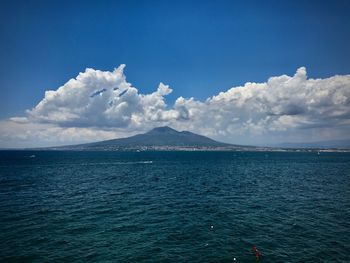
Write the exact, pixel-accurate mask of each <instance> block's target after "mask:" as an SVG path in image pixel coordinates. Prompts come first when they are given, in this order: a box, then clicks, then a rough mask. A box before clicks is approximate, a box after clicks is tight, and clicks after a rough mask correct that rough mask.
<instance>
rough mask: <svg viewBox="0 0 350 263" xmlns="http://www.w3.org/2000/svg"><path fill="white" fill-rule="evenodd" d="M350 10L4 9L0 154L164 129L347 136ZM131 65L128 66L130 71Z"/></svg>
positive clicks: (219, 5) (256, 139)
mask: <svg viewBox="0 0 350 263" xmlns="http://www.w3.org/2000/svg"><path fill="white" fill-rule="evenodd" d="M349 13H350V2H349V1H340V0H339V1H86V0H85V1H78V0H77V1H54V0H53V1H7V0H3V1H0V38H1V41H0V58H1V59H0V91H1V97H0V147H10V148H11V147H15V148H16V147H33V146H52V145H64V144H72V143H81V142H90V141H97V140H102V139H111V138H118V137H126V136H129V135H132V134H136V133H139V132H145V131H147V130H149V129H151V128H154V127H158V126H163V125H170V126H172V127H174V128H177V129H180V130H191V131H193V132H197V133H200V134H203V135H207V136H210V137H212V138H214V139H217V140H221V141H225V142H231V143H244V144H253V145H254V144H259V145H272V144H276V143H282V142H309V141H322V140H343V139H350V136H349V135H348V134H350V76H349V74H350V49H349V48H348V47H349V46H350V16H349V15H348V14H349ZM125 65H126V66H125Z"/></svg>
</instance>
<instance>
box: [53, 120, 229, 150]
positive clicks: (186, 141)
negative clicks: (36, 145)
mask: <svg viewBox="0 0 350 263" xmlns="http://www.w3.org/2000/svg"><path fill="white" fill-rule="evenodd" d="M166 146H169V147H226V146H232V145H230V144H226V143H221V142H217V141H215V140H212V139H210V138H208V137H205V136H202V135H198V134H195V133H192V132H188V131H182V132H179V131H176V130H174V129H172V128H170V127H167V126H165V127H158V128H155V129H153V130H151V131H149V132H147V133H144V134H138V135H134V136H131V137H127V138H121V139H113V140H107V141H101V142H95V143H88V144H80V145H72V146H63V147H56V148H61V149H62V148H64V149H68V148H69V149H87V150H93V149H120V148H140V147H166Z"/></svg>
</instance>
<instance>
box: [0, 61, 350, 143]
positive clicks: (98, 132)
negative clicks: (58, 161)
mask: <svg viewBox="0 0 350 263" xmlns="http://www.w3.org/2000/svg"><path fill="white" fill-rule="evenodd" d="M124 67H125V65H121V66H120V67H118V68H117V69H115V70H114V71H112V72H109V71H100V70H94V69H86V71H85V72H83V73H80V74H79V75H78V76H77V77H76V78H75V79H71V80H69V81H68V82H67V83H65V84H64V85H63V86H61V87H59V88H58V89H57V90H54V91H47V92H45V96H44V98H43V99H42V100H41V101H40V102H39V103H38V105H36V106H35V107H34V108H33V109H31V110H28V111H27V115H26V117H16V118H12V119H10V120H7V121H3V122H2V123H0V130H1V131H2V137H1V138H2V139H3V138H5V137H6V136H7V137H9V138H10V137H11V136H12V137H13V136H14V134H17V135H18V134H21V136H22V137H23V136H24V137H23V138H26V136H29V135H28V134H27V135H26V136H25V133H24V132H23V131H22V130H26V131H28V130H29V131H31V132H30V133H31V135H30V136H36V137H38V136H39V135H40V134H41V135H40V136H39V137H40V138H50V136H51V135H52V136H54V135H53V134H59V137H60V138H61V139H60V141H62V143H64V142H80V141H81V140H84V141H89V140H91V141H93V140H101V139H106V138H108V139H109V138H114V137H122V136H129V135H130V132H131V133H135V132H140V131H147V130H149V129H151V128H153V127H157V126H161V125H171V126H172V127H174V128H177V129H180V130H191V131H194V132H198V133H201V134H204V135H208V136H211V137H213V138H216V139H220V140H223V141H226V142H233V143H248V144H256V143H260V144H263V143H274V142H278V141H316V140H322V139H327V140H329V139H334V138H337V139H339V138H345V137H347V136H348V135H347V134H350V75H345V76H333V77H330V78H325V79H308V78H307V73H306V69H305V68H304V67H301V68H299V69H298V70H297V71H296V73H295V74H294V76H287V75H282V76H278V77H271V78H269V79H268V80H267V82H265V83H252V82H247V83H246V84H245V85H244V86H239V87H233V88H231V89H229V90H227V91H224V92H220V93H219V94H217V95H214V96H212V97H210V98H208V99H207V100H205V101H198V100H195V99H194V98H183V97H180V98H178V99H177V100H176V101H175V103H174V105H172V106H168V105H167V104H166V96H167V95H168V94H170V93H171V92H172V89H170V88H169V86H167V85H164V84H163V83H160V84H159V86H158V88H157V89H156V90H155V91H154V92H153V93H150V94H142V93H140V92H139V90H138V89H136V88H135V87H133V86H132V85H131V84H130V83H128V82H127V81H126V77H125V75H124V73H123V69H124ZM20 127H21V128H20ZM23 127H26V128H25V129H23ZM5 130H6V131H7V133H4V131H5ZM11 131H15V132H11ZM16 131H17V132H16ZM21 131H22V132H21ZM4 134H6V136H4ZM23 134H24V135H23ZM38 134H39V135H38ZM76 134H79V135H78V137H79V138H80V141H79V140H78V139H74V138H75V136H76ZM30 136H29V137H30ZM113 136H114V137H113ZM7 137H6V138H7ZM40 138H39V139H38V140H40ZM347 138H348V137H347ZM23 140H25V139H23Z"/></svg>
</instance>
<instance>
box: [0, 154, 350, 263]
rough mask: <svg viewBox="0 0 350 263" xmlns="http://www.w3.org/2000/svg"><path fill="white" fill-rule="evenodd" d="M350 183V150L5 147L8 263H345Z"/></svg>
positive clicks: (2, 193)
mask: <svg viewBox="0 0 350 263" xmlns="http://www.w3.org/2000/svg"><path fill="white" fill-rule="evenodd" d="M34 155H35V157H34ZM349 189H350V154H349V153H321V154H320V155H317V153H277V152H268V153H264V152H139V153H136V152H124V153H123V152H54V151H52V152H44V151H40V152H28V151H13V152H10V151H3V152H0V220H1V224H0V239H1V240H2V244H1V246H0V261H2V262H72V261H74V262H232V261H233V258H236V259H237V260H236V262H256V260H255V257H254V255H253V253H252V252H251V247H252V246H253V245H256V246H257V247H258V249H259V250H261V251H262V253H263V255H264V259H263V262H348V261H349V253H348V252H349V249H350V245H349V244H350V242H349V241H350V238H349V236H350V224H349V222H350V193H349Z"/></svg>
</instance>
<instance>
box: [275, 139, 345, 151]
mask: <svg viewBox="0 0 350 263" xmlns="http://www.w3.org/2000/svg"><path fill="white" fill-rule="evenodd" d="M275 146H277V147H283V148H320V149H350V140H331V141H319V142H304V143H303V142H300V143H281V144H278V145H275Z"/></svg>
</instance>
